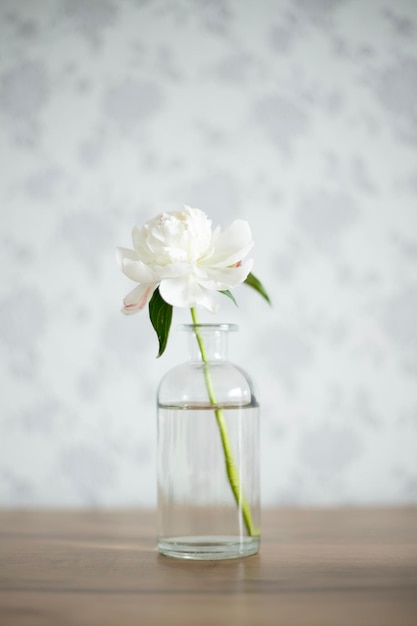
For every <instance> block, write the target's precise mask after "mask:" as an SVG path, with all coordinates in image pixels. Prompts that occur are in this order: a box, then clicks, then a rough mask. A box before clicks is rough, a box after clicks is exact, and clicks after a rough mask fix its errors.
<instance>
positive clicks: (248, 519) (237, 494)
mask: <svg viewBox="0 0 417 626" xmlns="http://www.w3.org/2000/svg"><path fill="white" fill-rule="evenodd" d="M191 317H192V320H193V323H194V324H195V325H197V324H198V318H197V312H196V310H195V308H194V307H192V308H191ZM194 332H195V336H196V339H197V343H198V347H199V350H200V354H201V358H202V360H203V363H204V380H205V382H206V387H207V393H208V396H209V400H210V403H211V404H212V405H213V409H214V414H215V416H216V422H217V426H218V427H219V433H220V438H221V442H222V447H223V453H224V460H225V465H226V473H227V478H228V480H229V484H230V488H231V490H232V493H233V496H234V498H235V500H236V504H237V506H238V509H239V511H241V512H242V517H243V520H244V522H245V526H246V530H247V532H248V535H249V536H250V537H254V536H256V535H259V530H258V529H257V528H255V526H254V523H253V519H252V513H251V509H250V506H249V503H248V501H247V500H246V498H245V495H244V493H243V489H242V485H241V483H240V478H239V472H238V469H237V467H236V464H235V462H234V459H233V452H232V448H231V445H230V441H229V435H228V433H227V425H226V420H225V419H224V415H223V411H222V409H221V408H216V406H217V400H216V396H215V393H214V389H213V381H212V380H211V374H210V368H209V363H208V357H207V352H206V347H205V345H204V341H203V337H202V336H201V333H200V331H199V329H198V326H196V328H195V330H194Z"/></svg>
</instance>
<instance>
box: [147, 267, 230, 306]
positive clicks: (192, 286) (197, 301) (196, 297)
mask: <svg viewBox="0 0 417 626" xmlns="http://www.w3.org/2000/svg"><path fill="white" fill-rule="evenodd" d="M159 291H160V294H161V296H162V298H163V299H164V300H165V302H168V304H172V306H178V307H181V308H190V307H194V306H202V307H204V308H205V309H207V310H208V311H211V312H212V313H215V312H216V310H217V308H218V304H217V300H216V292H215V291H213V290H211V291H210V290H208V289H205V288H204V287H202V286H201V285H199V284H198V282H197V281H196V280H195V278H194V276H193V275H191V274H188V275H186V276H182V277H180V278H167V279H164V280H162V281H161V284H160V286H159Z"/></svg>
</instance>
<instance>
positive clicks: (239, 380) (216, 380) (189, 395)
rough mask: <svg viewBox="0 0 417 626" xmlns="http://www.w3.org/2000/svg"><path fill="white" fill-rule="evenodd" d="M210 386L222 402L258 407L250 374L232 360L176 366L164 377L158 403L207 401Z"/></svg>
mask: <svg viewBox="0 0 417 626" xmlns="http://www.w3.org/2000/svg"><path fill="white" fill-rule="evenodd" d="M208 385H209V387H210V389H211V393H212V394H213V396H214V397H215V399H216V402H218V403H231V402H232V403H237V404H240V405H242V404H245V405H246V404H251V405H254V404H256V393H255V390H254V385H253V382H252V379H251V377H250V376H249V374H248V373H247V372H246V371H245V370H243V369H242V368H241V367H239V366H237V365H235V364H234V363H232V362H230V361H224V360H216V361H210V362H209V363H208V364H204V363H202V362H201V361H188V362H186V363H182V364H180V365H176V366H175V367H173V368H172V369H170V370H169V371H168V372H166V374H165V375H164V376H163V377H162V379H161V382H160V384H159V388H158V401H159V402H160V403H165V402H167V403H171V402H206V401H207V397H208Z"/></svg>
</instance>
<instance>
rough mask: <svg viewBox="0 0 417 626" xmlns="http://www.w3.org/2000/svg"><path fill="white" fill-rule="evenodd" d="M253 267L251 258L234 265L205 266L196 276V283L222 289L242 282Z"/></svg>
mask: <svg viewBox="0 0 417 626" xmlns="http://www.w3.org/2000/svg"><path fill="white" fill-rule="evenodd" d="M252 267H253V259H248V260H247V261H245V262H244V263H242V264H241V265H237V266H235V267H222V268H221V267H213V268H212V267H205V268H204V270H202V271H201V273H200V274H199V275H198V276H197V280H198V283H199V284H200V285H201V286H203V287H205V288H206V289H215V290H217V291H224V290H225V289H233V287H236V286H237V285H240V284H241V283H243V282H244V281H245V280H246V278H247V276H248V274H249V272H250V271H251V270H252Z"/></svg>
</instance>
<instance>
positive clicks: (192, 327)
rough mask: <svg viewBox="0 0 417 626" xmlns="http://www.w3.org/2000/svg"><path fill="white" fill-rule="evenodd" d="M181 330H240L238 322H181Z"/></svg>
mask: <svg viewBox="0 0 417 626" xmlns="http://www.w3.org/2000/svg"><path fill="white" fill-rule="evenodd" d="M178 329H179V330H184V331H186V332H195V331H196V330H201V331H205V330H213V331H218V332H236V331H237V330H239V327H238V325H237V324H225V323H220V324H180V325H179V326H178Z"/></svg>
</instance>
